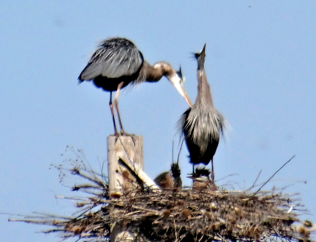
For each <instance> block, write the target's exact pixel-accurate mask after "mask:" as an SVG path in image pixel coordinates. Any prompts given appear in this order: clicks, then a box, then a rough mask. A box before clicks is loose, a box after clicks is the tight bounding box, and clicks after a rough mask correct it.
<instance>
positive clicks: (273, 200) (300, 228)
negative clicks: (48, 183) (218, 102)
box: [10, 151, 315, 241]
mask: <svg viewBox="0 0 316 242" xmlns="http://www.w3.org/2000/svg"><path fill="white" fill-rule="evenodd" d="M75 153H76V156H77V158H76V159H74V160H73V159H70V160H69V161H70V163H71V166H70V167H69V166H68V168H66V167H65V165H59V166H55V167H56V168H57V169H58V170H59V171H60V173H61V176H60V177H62V178H63V177H64V174H65V173H67V172H68V173H70V174H72V175H73V176H76V177H78V178H79V181H81V184H79V185H78V184H77V185H73V186H72V191H74V192H78V191H82V192H84V193H85V194H82V196H80V197H59V198H66V199H71V200H73V201H75V204H76V207H77V210H78V211H77V213H76V215H73V216H71V217H63V216H56V215H51V214H47V215H43V216H38V217H35V218H34V217H32V219H28V218H27V217H24V218H22V219H10V220H11V221H22V222H27V223H34V224H42V225H49V226H51V228H50V229H48V230H46V231H43V232H44V233H56V232H58V233H59V236H60V237H61V238H64V239H67V238H77V240H78V241H79V240H80V241H106V240H107V239H109V238H111V237H112V236H113V237H114V236H117V239H116V240H115V241H127V240H130V241H213V240H218V241H224V240H225V241H228V240H231V241H237V240H239V241H240V240H247V241H271V240H280V239H281V240H287V241H308V240H310V239H309V238H310V233H311V232H312V231H313V230H314V228H315V226H314V225H313V224H312V223H311V222H310V221H307V220H305V221H301V220H300V219H299V215H301V214H302V213H303V212H305V209H304V208H303V205H301V204H300V203H299V199H298V197H297V194H284V193H282V192H281V191H277V190H276V189H273V190H270V191H258V192H256V193H254V192H250V191H227V190H225V189H224V188H219V190H218V191H213V190H211V189H208V188H205V189H203V190H200V191H194V190H192V188H190V187H184V188H183V189H182V190H181V191H175V190H172V191H163V192H157V191H156V192H155V191H152V190H150V188H146V187H145V188H142V189H133V190H128V191H124V194H123V195H119V194H116V193H114V194H109V190H108V183H107V179H106V177H105V176H104V175H103V174H102V173H100V174H98V173H96V172H95V171H93V170H92V169H91V168H89V167H87V166H86V165H85V163H84V158H83V157H82V156H80V154H78V153H77V151H75ZM79 153H80V151H79ZM122 236H123V237H122ZM111 241H112V240H111ZM113 241H114V240H113Z"/></svg>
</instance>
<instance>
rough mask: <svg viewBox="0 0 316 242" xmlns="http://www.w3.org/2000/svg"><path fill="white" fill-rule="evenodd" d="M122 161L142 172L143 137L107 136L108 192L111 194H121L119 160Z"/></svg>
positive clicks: (121, 176) (121, 180)
mask: <svg viewBox="0 0 316 242" xmlns="http://www.w3.org/2000/svg"><path fill="white" fill-rule="evenodd" d="M120 158H121V159H124V160H126V161H130V162H131V163H133V164H136V165H137V166H138V167H139V168H140V169H141V170H144V157H143V137H142V136H133V139H132V138H131V137H129V136H120V137H118V138H116V137H115V136H108V177H109V190H110V194H112V193H120V194H121V193H122V188H123V182H124V181H123V175H122V171H123V168H122V166H120V165H119V162H118V161H119V159H120Z"/></svg>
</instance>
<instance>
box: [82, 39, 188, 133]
mask: <svg viewBox="0 0 316 242" xmlns="http://www.w3.org/2000/svg"><path fill="white" fill-rule="evenodd" d="M163 76H165V77H167V78H168V79H169V81H170V82H171V83H172V84H173V85H174V87H175V88H176V89H177V91H178V92H179V93H180V94H181V95H182V96H183V97H184V98H185V100H186V101H187V102H188V103H189V105H190V104H191V103H190V100H189V98H188V97H187V96H186V93H185V91H184V89H183V86H182V83H183V79H182V77H181V75H180V74H179V73H177V72H176V71H175V70H174V69H173V68H172V67H171V65H170V64H169V63H167V62H164V61H159V62H157V63H155V64H154V65H153V66H151V65H150V64H149V63H148V62H146V61H145V60H144V57H143V54H142V53H141V52H140V51H139V50H138V48H137V47H136V45H135V44H134V43H133V42H131V41H130V40H128V39H126V38H120V37H115V38H109V39H106V40H104V41H103V42H102V43H101V44H100V45H99V48H98V49H97V50H96V51H95V52H94V53H93V55H92V57H91V59H90V60H89V62H88V64H87V65H86V67H85V68H84V69H83V71H82V72H81V73H80V75H79V78H78V79H79V82H80V83H81V82H83V81H93V83H94V84H95V86H96V87H98V88H102V89H103V90H105V91H109V92H110V93H111V95H110V108H111V113H112V119H113V124H114V130H115V134H116V135H117V134H118V132H117V129H116V124H115V118H114V110H113V107H114V108H115V109H116V111H117V114H118V118H119V122H120V127H121V133H122V134H124V133H125V131H124V129H123V125H122V122H121V118H120V113H119V110H118V97H119V91H120V89H122V88H124V87H125V86H127V85H128V84H129V83H140V82H145V81H148V82H156V81H159V80H160V79H161V78H162V77H163ZM113 91H117V93H116V96H115V99H114V102H113V104H112V92H113ZM125 134H126V133H125Z"/></svg>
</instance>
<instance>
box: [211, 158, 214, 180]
mask: <svg viewBox="0 0 316 242" xmlns="http://www.w3.org/2000/svg"><path fill="white" fill-rule="evenodd" d="M211 178H212V182H214V179H215V174H214V158H213V159H212V175H211Z"/></svg>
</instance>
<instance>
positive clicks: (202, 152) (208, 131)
mask: <svg viewBox="0 0 316 242" xmlns="http://www.w3.org/2000/svg"><path fill="white" fill-rule="evenodd" d="M205 47H206V44H205V45H204V47H203V50H202V51H201V52H199V53H195V54H194V56H195V58H196V59H197V62H198V68H197V79H198V94H197V97H196V100H195V103H194V104H193V106H192V107H190V108H189V109H188V110H187V111H185V112H184V113H183V115H182V117H181V119H180V121H179V122H180V125H181V128H182V132H183V135H184V138H185V141H186V144H187V147H188V150H189V153H190V163H192V164H193V173H194V166H195V165H196V164H200V163H203V164H205V165H207V164H208V163H209V162H210V161H212V175H211V176H212V181H214V164H213V163H214V162H213V157H214V154H215V152H216V149H217V146H218V143H219V139H220V135H221V134H222V135H223V132H224V129H225V123H226V121H225V118H224V117H223V115H222V114H221V113H220V112H219V111H217V109H216V108H215V107H214V103H213V98H212V94H211V90H210V85H209V84H208V82H207V78H206V73H205V69H204V62H205Z"/></svg>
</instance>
